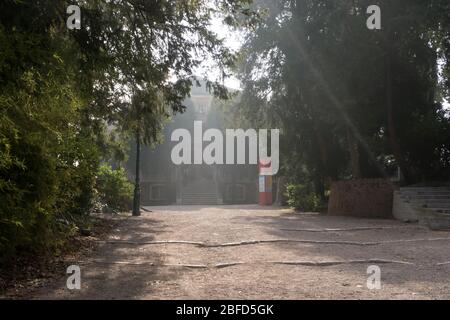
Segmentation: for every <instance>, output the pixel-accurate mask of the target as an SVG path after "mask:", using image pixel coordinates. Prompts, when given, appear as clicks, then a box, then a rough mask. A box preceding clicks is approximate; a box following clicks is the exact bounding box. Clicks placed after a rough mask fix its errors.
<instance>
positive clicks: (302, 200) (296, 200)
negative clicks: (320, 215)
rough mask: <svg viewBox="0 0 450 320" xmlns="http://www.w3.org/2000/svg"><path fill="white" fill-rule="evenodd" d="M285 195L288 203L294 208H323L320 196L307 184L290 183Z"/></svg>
mask: <svg viewBox="0 0 450 320" xmlns="http://www.w3.org/2000/svg"><path fill="white" fill-rule="evenodd" d="M285 196H286V198H287V203H288V205H289V206H290V207H292V208H295V209H298V210H301V211H319V210H320V209H321V202H320V198H319V197H318V196H317V195H316V194H315V193H314V192H311V191H310V190H309V189H308V188H307V187H306V186H305V185H302V184H288V185H287V186H286V193H285Z"/></svg>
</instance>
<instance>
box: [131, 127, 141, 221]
mask: <svg viewBox="0 0 450 320" xmlns="http://www.w3.org/2000/svg"><path fill="white" fill-rule="evenodd" d="M140 140H141V139H140V135H139V129H138V130H137V132H136V179H135V182H134V198H133V216H140V215H141V210H140V207H141V187H140V178H139V176H140V172H139V171H140V170H139V167H140V157H141V141H140Z"/></svg>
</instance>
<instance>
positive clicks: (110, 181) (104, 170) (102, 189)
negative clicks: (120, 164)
mask: <svg viewBox="0 0 450 320" xmlns="http://www.w3.org/2000/svg"><path fill="white" fill-rule="evenodd" d="M96 189H97V191H98V197H99V201H100V203H101V204H102V205H103V206H104V207H106V210H108V211H109V210H113V211H125V210H129V209H130V204H131V200H132V191H133V186H132V184H131V183H130V182H129V181H128V179H127V177H126V175H125V170H124V169H123V168H118V169H112V168H111V166H110V165H109V164H102V165H101V166H100V168H99V171H98V176H97V184H96Z"/></svg>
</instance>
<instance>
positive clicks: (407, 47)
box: [235, 0, 450, 195]
mask: <svg viewBox="0 0 450 320" xmlns="http://www.w3.org/2000/svg"><path fill="white" fill-rule="evenodd" d="M371 4H378V5H379V6H380V7H381V12H382V14H381V15H382V30H376V31H373V30H369V29H368V28H366V19H367V17H368V15H367V14H366V9H367V7H368V6H369V5H371ZM254 8H255V10H259V9H262V8H265V9H267V11H266V12H267V15H266V16H265V17H264V18H263V19H262V20H261V21H260V22H259V23H258V24H257V25H256V26H255V27H254V28H249V29H248V30H247V32H246V40H245V44H244V46H243V50H242V54H241V60H242V61H241V62H242V63H241V70H240V78H241V81H242V83H243V85H244V90H243V92H242V94H241V99H240V103H239V104H238V107H237V108H236V110H235V111H236V118H237V119H239V120H240V121H241V122H242V119H245V120H248V121H251V122H252V125H253V126H258V127H260V126H262V127H272V128H280V129H281V136H280V161H281V171H280V173H281V174H285V175H286V176H290V177H292V176H294V177H298V176H301V179H299V180H298V181H309V182H312V183H314V185H315V188H314V189H315V191H316V190H321V192H320V194H321V195H323V193H324V191H325V190H326V187H327V184H328V183H329V181H331V180H336V179H347V178H372V177H384V176H385V174H386V170H385V169H386V168H385V166H384V162H383V161H382V159H385V158H386V157H388V158H390V157H393V159H395V163H394V164H395V165H399V166H400V168H401V171H402V173H403V175H404V177H405V179H406V181H407V182H408V183H414V182H418V181H426V180H434V179H443V180H445V179H447V180H448V179H449V178H450V170H449V169H450V167H449V163H450V156H449V155H450V139H449V135H448V132H449V131H450V121H449V119H450V117H449V114H448V110H447V111H446V110H445V109H444V108H443V105H442V97H448V88H449V85H448V83H449V73H448V70H449V68H450V63H449V61H450V55H449V52H450V51H449V45H448V44H449V39H450V28H449V23H450V18H449V17H450V16H449V15H448V12H449V11H448V10H449V9H450V5H449V2H448V1H446V0H435V1H422V0H398V1H375V2H373V1H369V0H356V1H347V0H339V1H326V0H317V1H308V0H294V1H291V0H278V1H270V0H255V1H254ZM438 58H439V59H440V60H438ZM439 64H441V66H439ZM439 67H440V68H441V69H442V73H441V76H442V77H441V79H439V77H438V76H437V70H438V69H439ZM380 160H381V161H380ZM305 179H306V180H305Z"/></svg>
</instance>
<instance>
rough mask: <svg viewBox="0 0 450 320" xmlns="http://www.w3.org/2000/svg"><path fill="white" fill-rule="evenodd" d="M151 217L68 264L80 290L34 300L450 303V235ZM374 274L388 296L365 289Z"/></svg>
mask: <svg viewBox="0 0 450 320" xmlns="http://www.w3.org/2000/svg"><path fill="white" fill-rule="evenodd" d="M147 209H148V210H152V212H143V214H142V216H141V217H138V218H135V217H129V218H126V219H124V220H123V221H122V222H121V223H119V225H118V227H117V228H116V229H114V231H113V232H112V233H111V235H110V236H109V238H108V241H104V242H101V243H100V245H99V246H98V247H97V249H95V251H94V252H93V253H92V254H91V255H90V256H88V257H86V258H84V259H83V261H68V265H69V264H78V265H80V267H81V290H68V289H67V288H66V275H65V270H62V271H61V277H60V278H59V280H57V281H54V283H50V284H49V285H47V286H45V287H43V288H40V289H38V290H36V291H35V292H34V293H33V294H32V296H31V298H35V299H71V298H72V299H449V298H450V277H449V271H450V262H449V261H450V255H449V253H450V232H442V231H440V232H437V231H430V230H428V229H426V228H423V227H420V226H418V225H415V224H406V223H401V222H398V221H394V220H379V219H377V220H370V219H356V218H348V217H330V216H326V215H319V214H300V213H294V212H292V211H291V210H289V209H283V208H274V207H267V208H264V207H258V206H254V205H246V206H216V207H210V206H166V207H147ZM271 240H277V242H270V241H271ZM405 240H406V241H405ZM176 241H178V242H176ZM183 241H187V242H189V243H184V242H183ZM265 241H266V242H265ZM370 265H378V266H379V267H380V269H381V289H372V290H369V289H368V288H367V278H368V276H369V275H368V274H367V268H368V266H370Z"/></svg>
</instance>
